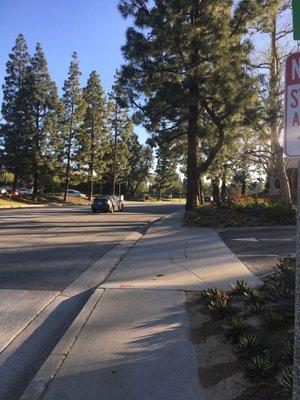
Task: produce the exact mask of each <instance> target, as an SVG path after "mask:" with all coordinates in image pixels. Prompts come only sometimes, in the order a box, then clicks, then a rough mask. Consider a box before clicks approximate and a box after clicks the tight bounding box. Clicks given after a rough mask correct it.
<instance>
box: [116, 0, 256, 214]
mask: <svg viewBox="0 0 300 400" xmlns="http://www.w3.org/2000/svg"><path fill="white" fill-rule="evenodd" d="M232 8H233V2H232V1H230V0H220V1H216V2H212V1H208V0H206V1H200V0H176V1H174V0H160V1H158V0H156V1H154V2H151V1H146V0H145V1H138V2H137V1H133V0H122V1H120V10H121V13H122V14H123V15H124V16H125V17H127V16H130V17H132V18H133V19H134V27H132V28H129V30H128V32H127V43H126V45H125V46H124V48H123V53H124V56H125V58H126V60H128V62H127V65H125V66H124V67H123V69H122V83H123V85H125V86H126V91H127V93H128V96H127V97H128V99H129V101H130V102H131V104H132V105H133V106H134V107H135V108H136V110H137V112H136V115H135V117H136V118H137V119H138V120H139V122H141V123H143V124H144V125H145V126H146V128H147V129H148V130H149V131H154V132H158V135H157V136H158V139H159V140H162V141H165V142H170V141H172V140H174V139H176V138H178V137H180V136H182V135H187V204H186V208H187V209H191V208H194V207H196V205H197V197H198V191H199V188H198V186H199V177H200V174H201V173H204V172H205V171H206V170H207V169H208V168H209V166H210V165H211V163H212V162H213V160H214V158H215V157H216V155H217V154H218V152H219V151H220V149H221V148H222V146H223V143H224V138H225V136H226V135H230V131H231V129H232V127H233V126H234V125H238V124H241V123H243V118H242V117H239V118H236V116H237V115H240V114H242V113H243V112H244V111H245V110H247V108H248V106H250V105H251V103H252V100H253V98H254V94H255V85H254V83H255V82H254V80H253V79H251V78H250V76H249V72H248V70H247V68H246V63H247V61H248V57H249V53H250V50H251V45H250V43H249V41H243V35H244V32H245V23H246V22H245V19H244V18H241V16H240V9H237V11H236V12H232ZM207 139H209V140H207ZM205 140H206V141H207V145H209V146H208V147H207V151H206V153H205V154H199V149H200V144H201V143H202V142H203V141H205Z"/></svg>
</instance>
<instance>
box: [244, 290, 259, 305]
mask: <svg viewBox="0 0 300 400" xmlns="http://www.w3.org/2000/svg"><path fill="white" fill-rule="evenodd" d="M244 295H245V300H247V301H248V302H249V303H257V302H259V301H260V300H261V295H260V292H259V290H258V289H248V290H247V291H246V292H245V293H244Z"/></svg>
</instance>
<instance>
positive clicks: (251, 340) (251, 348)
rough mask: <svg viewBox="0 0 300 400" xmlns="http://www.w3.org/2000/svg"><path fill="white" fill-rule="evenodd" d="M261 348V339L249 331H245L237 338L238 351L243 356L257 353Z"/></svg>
mask: <svg viewBox="0 0 300 400" xmlns="http://www.w3.org/2000/svg"><path fill="white" fill-rule="evenodd" d="M260 350H261V341H260V339H259V338H258V337H257V336H255V335H254V334H253V333H251V332H246V333H244V334H243V335H242V336H240V339H239V346H238V351H239V353H240V354H241V355H243V356H244V357H249V356H253V355H255V354H257V353H258V352H259V351H260Z"/></svg>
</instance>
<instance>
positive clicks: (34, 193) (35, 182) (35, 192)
mask: <svg viewBox="0 0 300 400" xmlns="http://www.w3.org/2000/svg"><path fill="white" fill-rule="evenodd" d="M38 185H39V173H38V170H37V167H36V166H35V172H34V174H33V191H32V201H34V202H35V203H36V202H37V195H38Z"/></svg>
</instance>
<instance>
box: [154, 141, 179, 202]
mask: <svg viewBox="0 0 300 400" xmlns="http://www.w3.org/2000/svg"><path fill="white" fill-rule="evenodd" d="M156 157H157V165H156V169H155V183H156V187H157V201H160V200H161V197H162V194H163V192H164V190H166V189H168V188H169V187H170V186H171V185H172V182H173V181H174V180H175V179H176V178H177V174H176V167H177V161H176V158H174V155H173V154H172V151H171V149H170V148H168V147H167V146H165V145H164V146H159V148H158V150H157V152H156Z"/></svg>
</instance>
